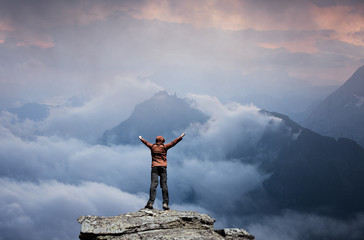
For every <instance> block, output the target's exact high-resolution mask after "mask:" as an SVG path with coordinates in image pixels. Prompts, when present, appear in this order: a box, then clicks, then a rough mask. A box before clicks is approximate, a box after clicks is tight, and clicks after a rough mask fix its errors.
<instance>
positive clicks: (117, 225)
mask: <svg viewBox="0 0 364 240" xmlns="http://www.w3.org/2000/svg"><path fill="white" fill-rule="evenodd" d="M78 222H79V223H81V233H80V239H81V240H101V239H104V240H106V239H107V240H124V239H130V240H133V239H135V240H137V239H138V240H144V239H175V240H177V239H189V240H193V239H196V240H197V239H221V240H222V239H241V240H248V239H249V240H250V239H254V236H253V235H251V234H249V233H248V232H247V231H245V230H244V229H240V228H231V229H221V230H214V222H215V219H213V218H212V217H210V216H208V215H207V214H200V213H197V212H192V211H174V210H171V211H161V210H149V209H141V210H140V211H138V212H131V213H126V214H122V215H119V216H115V217H98V216H81V217H79V218H78Z"/></svg>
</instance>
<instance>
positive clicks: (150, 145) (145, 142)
mask: <svg viewBox="0 0 364 240" xmlns="http://www.w3.org/2000/svg"><path fill="white" fill-rule="evenodd" d="M139 139H140V141H142V143H144V144H145V146H147V147H149V148H151V147H152V146H153V144H151V143H150V142H148V141H147V140H145V139H143V138H142V136H139Z"/></svg>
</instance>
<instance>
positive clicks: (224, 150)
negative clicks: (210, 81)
mask: <svg viewBox="0 0 364 240" xmlns="http://www.w3.org/2000/svg"><path fill="white" fill-rule="evenodd" d="M188 98H189V99H190V101H192V104H193V106H194V107H196V108H197V109H199V110H200V111H202V112H204V113H206V114H207V115H209V116H211V118H210V119H209V120H208V121H207V122H206V124H204V125H202V126H197V130H195V129H194V126H192V129H191V131H192V133H193V136H191V138H192V139H191V140H190V141H191V142H192V143H191V149H194V151H195V152H194V154H196V155H197V156H201V157H200V158H202V159H204V157H202V156H206V155H207V156H209V157H210V159H211V160H212V159H214V160H217V161H218V160H224V159H225V158H226V157H227V156H228V155H229V154H231V153H232V152H235V151H236V150H237V149H240V150H241V151H244V150H247V149H251V148H252V147H254V146H255V145H256V144H257V142H258V141H259V140H260V139H261V137H262V135H263V133H264V131H265V130H266V128H267V127H269V128H271V129H272V130H274V129H277V128H278V126H279V125H280V124H281V119H278V118H275V117H273V116H266V115H263V114H260V113H259V111H260V109H259V108H257V107H255V106H254V105H241V104H238V103H234V102H232V103H228V104H225V105H224V104H222V103H221V102H220V101H219V100H218V99H217V98H216V97H211V96H208V95H195V94H189V95H188ZM194 130H195V131H197V133H195V132H194ZM194 146H195V147H194Z"/></svg>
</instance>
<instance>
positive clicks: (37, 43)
mask: <svg viewBox="0 0 364 240" xmlns="http://www.w3.org/2000/svg"><path fill="white" fill-rule="evenodd" d="M54 45H55V44H54V42H46V41H41V40H39V41H22V42H19V43H17V44H16V46H18V47H28V46H36V47H40V48H51V47H54Z"/></svg>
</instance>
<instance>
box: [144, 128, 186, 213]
mask: <svg viewBox="0 0 364 240" xmlns="http://www.w3.org/2000/svg"><path fill="white" fill-rule="evenodd" d="M184 135H185V134H184V133H182V135H181V136H180V137H178V138H176V139H175V140H173V141H172V142H170V143H167V144H164V142H165V140H164V138H163V137H162V136H157V138H156V139H155V143H154V144H152V143H149V142H148V141H147V140H145V139H143V138H142V136H139V139H140V141H142V142H143V143H144V144H145V145H146V146H147V147H148V148H149V149H150V152H151V154H152V171H151V183H150V190H149V200H148V203H147V205H146V206H145V208H149V209H153V203H154V200H155V196H156V188H157V186H158V176H159V177H160V186H161V188H162V195H163V209H164V210H169V206H168V204H169V196H168V186H167V151H168V149H170V148H171V147H173V146H174V145H176V144H177V143H178V142H179V141H181V140H182V138H183V136H184Z"/></svg>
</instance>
